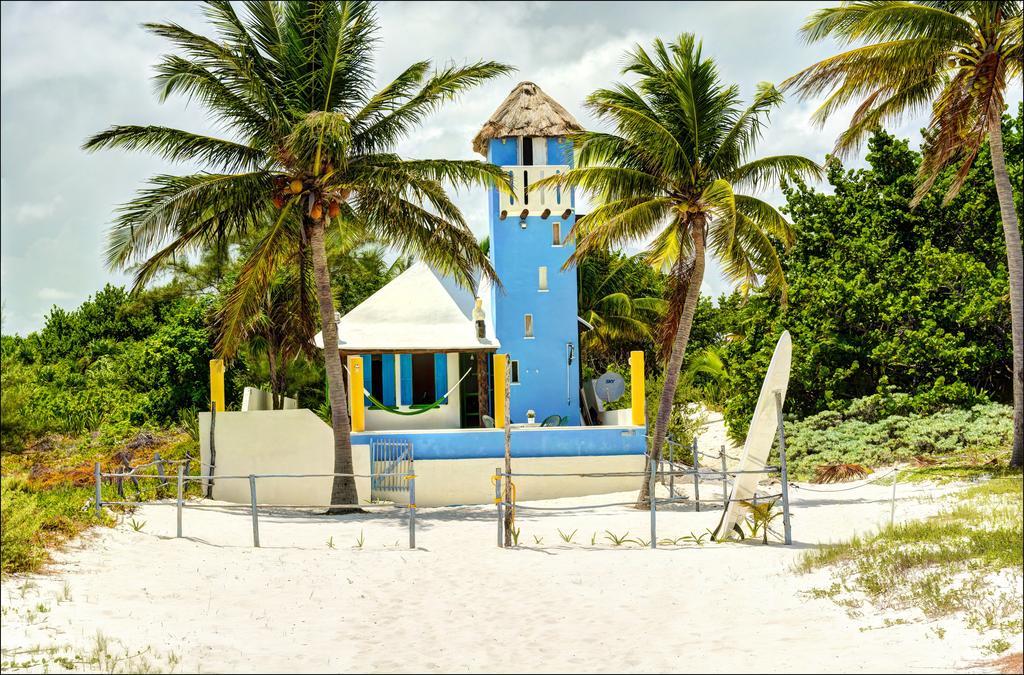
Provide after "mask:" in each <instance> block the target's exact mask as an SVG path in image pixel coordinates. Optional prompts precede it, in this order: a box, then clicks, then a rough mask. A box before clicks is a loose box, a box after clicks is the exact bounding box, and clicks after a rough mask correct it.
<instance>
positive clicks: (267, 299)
mask: <svg viewBox="0 0 1024 675" xmlns="http://www.w3.org/2000/svg"><path fill="white" fill-rule="evenodd" d="M310 271H311V270H309V269H308V266H307V268H306V269H302V268H299V269H291V268H284V269H281V270H280V271H278V272H277V274H275V275H274V278H273V279H272V281H271V282H270V287H269V288H268V289H267V290H266V294H265V295H264V296H263V302H262V303H260V304H259V305H255V306H250V307H247V308H246V309H247V314H246V316H245V319H244V320H243V321H241V322H237V321H236V322H234V323H232V325H231V326H230V328H229V327H224V326H223V324H225V323H228V321H229V319H228V317H229V316H230V309H231V308H230V304H229V303H226V304H225V305H224V306H223V307H221V309H220V311H219V312H218V313H217V319H216V324H217V326H218V331H217V334H218V340H217V353H218V355H219V356H221V357H223V358H231V357H233V356H234V355H235V354H236V353H237V352H238V350H239V349H240V348H241V347H242V346H243V345H248V346H249V348H250V349H251V350H253V351H254V352H256V353H262V354H264V355H265V356H266V359H267V369H268V372H269V379H270V394H271V398H272V400H273V408H274V410H280V409H281V408H282V407H284V398H285V396H286V395H287V388H288V387H287V385H288V369H289V366H290V365H291V364H292V363H293V362H294V361H295V360H297V359H299V358H300V357H302V356H306V357H310V358H312V357H314V356H315V355H314V353H313V352H314V349H315V348H314V347H313V344H312V341H311V340H310V336H311V335H313V334H314V333H316V327H317V323H318V322H317V318H318V317H317V306H316V302H315V300H314V298H315V296H316V294H315V292H314V289H313V284H312V275H311V274H310ZM230 297H231V296H229V297H228V300H230Z"/></svg>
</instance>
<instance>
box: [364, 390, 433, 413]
mask: <svg viewBox="0 0 1024 675" xmlns="http://www.w3.org/2000/svg"><path fill="white" fill-rule="evenodd" d="M363 394H364V395H365V396H366V398H368V399H370V403H372V404H373V405H374V407H375V408H378V409H380V410H383V411H384V412H389V413H391V414H393V415H404V416H406V417H411V416H413V415H422V414H423V413H425V412H427V411H428V410H433V409H434V408H437V407H439V406H440V405H441V403H443V402H444V400H445V399H446V398H447V396H442V397H441V398H439V399H437V400H436V401H434V402H433V403H431V404H430V405H427V406H424V407H422V408H416V409H415V410H399V409H398V408H397V407H396V406H390V405H385V404H383V403H381V402H380V401H378V400H377V399H376V398H374V397H373V394H371V393H370V392H368V391H366V390H365V389H363Z"/></svg>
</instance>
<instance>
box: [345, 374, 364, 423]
mask: <svg viewBox="0 0 1024 675" xmlns="http://www.w3.org/2000/svg"><path fill="white" fill-rule="evenodd" d="M348 364H349V365H348V385H349V386H348V392H349V393H348V405H349V408H350V409H351V410H352V431H366V401H365V399H364V398H363V357H361V356H350V357H348Z"/></svg>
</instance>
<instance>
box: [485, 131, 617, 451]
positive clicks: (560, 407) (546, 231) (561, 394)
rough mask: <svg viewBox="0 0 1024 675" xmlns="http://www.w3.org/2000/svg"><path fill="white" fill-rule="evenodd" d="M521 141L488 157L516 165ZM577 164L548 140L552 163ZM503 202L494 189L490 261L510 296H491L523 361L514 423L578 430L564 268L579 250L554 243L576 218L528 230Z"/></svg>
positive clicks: (531, 221)
mask: <svg viewBox="0 0 1024 675" xmlns="http://www.w3.org/2000/svg"><path fill="white" fill-rule="evenodd" d="M518 142H519V139H515V138H509V139H504V141H503V140H501V139H497V140H492V141H490V144H489V148H488V160H489V161H491V162H492V163H494V164H497V165H499V166H508V165H515V164H516V163H517V150H516V147H517V143H518ZM571 160H572V145H571V144H570V143H568V142H564V141H563V142H559V139H557V138H549V139H548V162H549V163H550V164H568V163H570V162H571ZM498 203H499V202H498V191H497V189H494V190H491V194H490V198H489V207H490V214H489V218H490V235H491V259H492V260H493V262H494V268H495V270H496V271H497V272H498V277H499V278H500V279H501V282H502V284H504V287H505V288H504V292H502V291H501V290H498V289H495V290H494V291H493V292H492V295H493V297H492V307H493V308H494V325H495V333H496V334H497V335H496V336H497V338H498V340H499V341H500V342H501V350H500V351H501V352H502V353H506V354H508V355H509V358H511V359H513V360H515V361H518V362H519V384H513V385H512V392H511V416H512V421H513V422H525V421H526V411H527V410H531V409H532V410H533V411H535V412H536V414H537V421H538V422H540V421H542V420H543V419H545V418H546V417H548V416H549V415H561V416H563V417H566V418H568V424H570V425H579V424H580V405H579V390H580V383H579V353H580V350H579V343H578V337H577V335H578V333H577V330H578V329H577V321H576V316H577V307H576V270H575V269H574V268H572V269H569V270H567V271H563V270H562V265H564V264H565V261H566V260H567V259H568V258H569V256H570V255H571V254H572V252H573V251H574V250H575V247H574V246H573V244H572V243H567V244H566V245H564V246H554V245H552V223H553V222H559V223H561V235H562V238H563V239H564V238H565V235H567V234H568V232H569V229H570V228H571V227H572V222H573V218H574V217H575V214H573V217H570V219H569V220H567V221H563V220H561V214H555V213H552V214H551V215H550V216H549V217H548V218H547V219H542V218H541V217H540V216H539V215H537V216H530V217H528V218H527V219H526V228H525V229H523V228H522V227H520V220H519V215H518V214H513V213H509V214H508V217H507V218H505V220H499V219H498ZM573 206H575V202H573ZM541 266H546V267H547V268H548V290H547V291H546V292H542V291H540V290H538V268H539V267H541ZM526 314H532V315H533V335H534V337H533V338H532V339H530V338H526V337H525V336H524V317H525V315H526ZM566 345H572V351H573V363H572V365H568V363H567V352H566ZM612 454H614V453H612Z"/></svg>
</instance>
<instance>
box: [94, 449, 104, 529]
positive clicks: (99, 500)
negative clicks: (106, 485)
mask: <svg viewBox="0 0 1024 675" xmlns="http://www.w3.org/2000/svg"><path fill="white" fill-rule="evenodd" d="M94 473H95V476H96V517H97V518H101V517H102V516H103V488H102V485H103V477H102V476H100V463H99V462H96V466H95V471H94Z"/></svg>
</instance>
